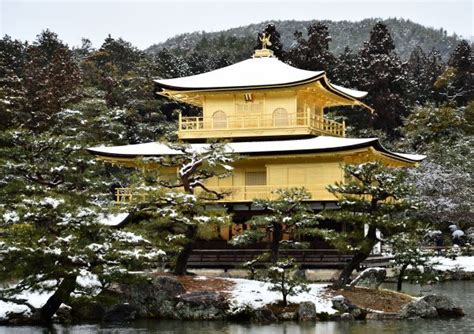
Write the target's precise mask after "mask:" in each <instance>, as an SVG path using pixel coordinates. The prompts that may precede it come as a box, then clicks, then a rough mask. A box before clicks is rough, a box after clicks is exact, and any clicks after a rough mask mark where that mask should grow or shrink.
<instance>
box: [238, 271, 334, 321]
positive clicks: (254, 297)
mask: <svg viewBox="0 0 474 334" xmlns="http://www.w3.org/2000/svg"><path fill="white" fill-rule="evenodd" d="M229 280H231V281H232V282H234V283H235V286H234V288H233V289H232V291H230V293H231V296H232V297H231V304H232V305H233V306H234V307H236V308H238V307H243V306H245V305H249V306H251V307H252V308H258V307H262V306H264V305H265V304H271V303H274V302H277V301H279V300H281V298H282V297H281V293H279V292H274V291H270V290H268V288H269V287H270V284H269V283H265V282H261V281H253V280H248V279H240V278H232V279H229ZM327 286H328V285H327V284H308V287H309V288H310V291H309V292H304V293H301V294H299V295H296V296H289V297H288V302H290V303H300V302H303V301H311V302H313V303H314V304H315V305H316V311H317V312H318V313H320V312H327V313H329V314H333V313H336V310H334V309H333V308H332V303H331V297H327V296H326V294H325V292H326V291H325V290H326V287H327Z"/></svg>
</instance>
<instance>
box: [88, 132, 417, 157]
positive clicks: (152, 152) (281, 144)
mask: <svg viewBox="0 0 474 334" xmlns="http://www.w3.org/2000/svg"><path fill="white" fill-rule="evenodd" d="M190 146H191V147H192V149H195V150H197V151H199V150H204V149H206V148H207V147H208V146H209V144H190ZM226 147H227V149H228V151H229V152H233V153H238V154H244V155H259V156H261V155H275V154H285V153H296V152H298V153H300V154H303V153H320V152H321V153H322V152H336V151H346V150H351V149H357V148H365V147H373V148H374V149H375V150H376V151H378V152H380V153H381V154H384V155H387V156H389V157H391V158H394V159H397V160H401V161H405V162H409V163H417V162H420V161H422V160H423V159H424V158H425V156H424V155H417V154H405V153H395V152H390V151H388V150H387V149H385V148H384V147H383V146H382V144H381V143H380V142H379V140H378V139H377V138H363V139H357V138H341V137H329V136H319V137H315V138H309V139H295V140H279V141H258V142H235V143H228V144H226ZM87 150H88V151H89V153H91V154H94V155H97V156H103V157H117V158H132V159H133V158H136V157H146V156H148V157H150V156H163V155H177V154H182V152H180V151H177V150H173V149H171V148H170V147H169V146H168V145H166V144H164V143H158V142H151V143H145V144H134V145H123V146H110V147H93V148H89V149H87Z"/></svg>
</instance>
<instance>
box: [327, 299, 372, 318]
mask: <svg viewBox="0 0 474 334" xmlns="http://www.w3.org/2000/svg"><path fill="white" fill-rule="evenodd" d="M331 301H332V307H333V308H334V309H336V310H338V311H339V312H341V313H350V314H351V315H352V316H353V317H354V318H355V319H356V320H364V319H365V317H366V315H367V311H366V310H365V309H363V308H360V307H359V306H357V305H354V304H352V303H351V302H350V301H349V300H348V299H347V298H345V297H344V296H341V295H339V296H335V297H333V298H332V300H331Z"/></svg>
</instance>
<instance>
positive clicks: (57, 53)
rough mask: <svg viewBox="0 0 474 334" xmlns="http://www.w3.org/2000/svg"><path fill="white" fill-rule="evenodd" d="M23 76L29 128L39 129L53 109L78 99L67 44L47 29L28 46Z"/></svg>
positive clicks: (76, 74)
mask: <svg viewBox="0 0 474 334" xmlns="http://www.w3.org/2000/svg"><path fill="white" fill-rule="evenodd" d="M23 78H24V84H23V86H24V89H25V97H26V99H27V100H26V104H27V105H26V107H25V108H26V109H27V112H28V114H29V115H30V118H29V120H27V122H26V124H25V125H26V126H27V127H29V128H38V129H39V130H40V131H41V129H42V128H44V127H46V126H47V122H48V121H49V120H50V118H51V117H52V116H53V115H54V114H55V113H58V112H60V111H61V110H62V109H63V108H64V107H65V106H66V105H67V104H69V103H71V102H73V101H76V100H77V97H78V89H79V85H80V72H79V68H78V66H77V64H76V63H75V61H74V59H73V57H72V52H71V51H70V50H69V48H68V47H67V46H66V45H65V44H64V43H63V42H62V41H60V40H59V39H58V36H57V35H56V34H55V33H53V32H51V31H49V30H46V31H43V32H42V33H41V34H40V35H38V36H37V40H36V41H35V42H34V43H33V44H32V45H31V46H28V47H27V49H26V63H25V66H24V74H23Z"/></svg>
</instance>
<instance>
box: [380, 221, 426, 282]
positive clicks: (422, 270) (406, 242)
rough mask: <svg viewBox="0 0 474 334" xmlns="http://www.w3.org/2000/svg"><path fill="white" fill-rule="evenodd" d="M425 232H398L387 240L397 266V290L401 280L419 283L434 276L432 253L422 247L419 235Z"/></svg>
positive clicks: (424, 230) (423, 230)
mask: <svg viewBox="0 0 474 334" xmlns="http://www.w3.org/2000/svg"><path fill="white" fill-rule="evenodd" d="M425 232H426V229H420V230H419V231H417V233H411V234H410V233H399V234H397V235H395V236H393V238H392V239H391V240H390V241H389V243H390V245H391V246H392V251H393V254H394V263H395V265H396V266H397V267H396V269H397V291H401V290H402V285H403V281H409V282H410V283H414V284H420V285H421V284H423V283H424V282H426V281H428V280H430V279H433V278H435V277H434V275H433V270H432V263H431V261H430V260H431V256H432V254H430V253H429V252H428V251H424V250H423V249H422V240H421V237H422V236H423V235H424V234H425Z"/></svg>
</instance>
